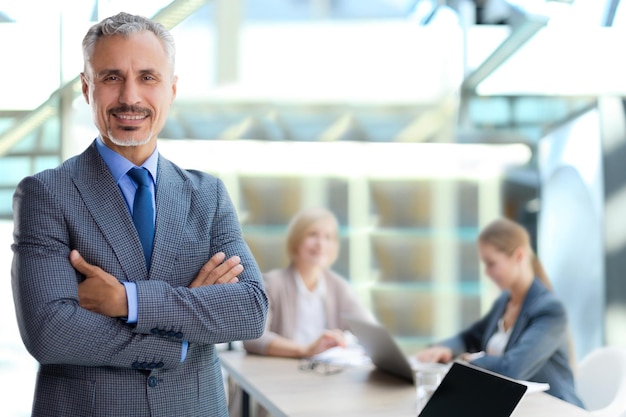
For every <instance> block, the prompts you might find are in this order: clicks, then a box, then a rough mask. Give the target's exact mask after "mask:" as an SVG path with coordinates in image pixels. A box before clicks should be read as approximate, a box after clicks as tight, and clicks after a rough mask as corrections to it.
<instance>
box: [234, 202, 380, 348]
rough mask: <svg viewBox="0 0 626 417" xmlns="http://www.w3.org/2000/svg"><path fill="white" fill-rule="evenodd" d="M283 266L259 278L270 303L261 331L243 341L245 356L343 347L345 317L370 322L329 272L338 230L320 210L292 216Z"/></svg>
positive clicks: (330, 215)
mask: <svg viewBox="0 0 626 417" xmlns="http://www.w3.org/2000/svg"><path fill="white" fill-rule="evenodd" d="M286 249H287V254H288V256H289V260H290V263H289V265H288V266H287V267H285V268H281V269H276V270H273V271H270V272H267V273H265V274H263V278H264V280H265V291H266V293H267V295H268V298H269V300H270V311H269V313H268V318H267V322H266V329H265V333H264V334H263V336H261V337H260V338H259V339H255V340H248V341H245V342H244V347H245V349H246V350H247V351H248V352H250V353H256V354H261V355H269V356H283V357H294V358H304V357H308V356H313V355H315V354H318V353H321V352H323V351H325V350H327V349H330V348H332V347H335V346H343V345H344V343H345V340H344V333H343V331H344V330H346V329H347V328H348V326H347V324H346V323H345V322H344V320H343V316H344V315H350V316H356V317H360V318H362V319H365V320H373V317H372V315H371V314H370V312H369V311H368V310H367V309H365V308H364V306H363V305H362V304H361V303H360V302H359V300H358V298H357V296H356V294H355V293H354V291H353V290H352V288H351V287H350V285H349V284H348V282H347V281H346V280H345V279H344V278H343V277H341V276H340V275H339V274H337V273H336V272H334V271H333V270H332V269H331V268H332V265H333V264H334V262H335V261H336V260H337V256H338V255H339V226H338V222H337V219H336V217H335V215H334V214H333V213H332V212H331V211H329V210H327V209H324V208H307V209H304V210H302V211H300V212H299V213H297V214H296V215H295V216H294V217H293V218H292V220H291V222H290V224H289V227H288V229H287V248H286Z"/></svg>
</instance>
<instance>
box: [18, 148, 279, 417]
mask: <svg viewBox="0 0 626 417" xmlns="http://www.w3.org/2000/svg"><path fill="white" fill-rule="evenodd" d="M14 221H15V232H14V245H13V251H14V258H13V265H12V284H13V294H14V301H15V307H16V313H17V321H18V324H19V329H20V333H21V336H22V339H23V342H24V344H25V346H26V348H27V349H28V351H29V352H30V353H31V354H32V355H33V356H34V357H35V359H37V361H38V362H39V363H40V368H39V373H38V376H37V383H36V390H35V398H34V403H33V416H34V417H37V416H46V417H54V416H59V417H69V416H77V417H79V416H80V417H83V416H102V417H111V416H130V417H140V416H164V417H173V416H177V417H178V416H194V417H197V416H227V415H228V414H227V410H226V400H225V395H224V390H223V382H222V376H221V368H220V363H219V358H218V357H217V355H216V351H215V347H214V344H216V343H223V342H229V341H233V340H242V339H254V338H257V337H259V336H260V335H261V334H262V333H263V329H264V325H265V318H266V314H267V308H268V301H267V298H266V295H265V292H264V288H263V282H262V277H261V273H260V271H259V269H258V266H257V265H256V262H255V261H254V259H253V257H252V254H251V253H250V250H249V249H248V246H247V245H246V243H245V242H244V240H243V238H242V235H241V229H240V225H239V222H238V220H237V216H236V212H235V210H234V208H233V206H232V203H231V201H230V199H229V197H228V194H227V192H226V189H225V188H224V185H223V184H222V182H221V181H220V180H218V179H216V178H215V177H213V176H210V175H208V174H206V173H201V172H196V171H185V170H182V169H180V168H179V167H177V166H176V165H174V164H173V163H171V162H170V161H168V160H166V159H165V158H163V157H160V158H159V162H158V174H157V184H156V223H155V239H154V250H153V254H152V261H151V262H152V263H151V266H150V270H149V272H148V270H147V268H146V265H145V261H144V257H143V253H142V249H141V244H140V242H139V237H138V235H137V232H136V230H135V228H134V225H133V221H132V218H131V216H130V213H129V211H128V209H127V206H126V203H125V201H124V198H123V196H122V193H121V191H120V189H119V187H118V186H117V184H116V183H115V180H114V179H113V177H112V175H111V174H110V172H109V170H108V168H107V166H106V164H105V163H104V161H103V160H102V158H101V157H100V155H99V153H98V151H97V150H96V148H95V145H94V144H92V145H91V146H90V147H89V148H88V149H87V150H86V151H85V152H84V153H83V154H81V155H79V156H76V157H73V158H71V159H69V160H68V161H66V162H64V163H63V164H62V165H61V166H60V167H58V168H56V169H53V170H46V171H43V172H41V173H39V174H36V175H34V176H31V177H27V178H25V179H24V180H22V182H21V183H20V184H19V185H18V187H17V190H16V192H15V195H14ZM72 249H77V250H78V251H79V252H80V253H81V255H82V256H83V257H84V258H85V260H86V261H87V262H90V263H91V264H95V265H97V266H99V267H101V268H102V269H104V270H105V271H107V272H109V273H110V274H112V275H114V276H115V277H117V278H118V279H119V280H123V281H133V282H135V283H136V284H137V291H138V301H139V317H138V322H137V323H136V324H135V325H128V324H126V323H125V322H124V321H122V320H120V319H113V318H109V317H105V316H103V315H100V314H96V313H93V312H90V311H88V310H85V309H83V308H81V307H80V306H79V304H78V296H77V284H78V283H79V282H80V281H81V280H82V279H83V277H82V276H81V275H80V274H79V273H77V272H76V270H74V268H73V267H72V265H71V264H70V262H69V258H68V257H69V253H70V251H71V250H72ZM218 251H223V252H224V253H225V254H226V256H227V257H230V256H232V255H238V256H240V257H241V263H242V265H243V266H244V272H243V273H242V274H241V275H240V276H239V283H238V284H229V285H212V286H205V287H201V288H194V289H189V288H187V286H188V285H189V283H190V282H191V281H192V279H193V278H194V277H195V276H196V274H197V273H198V271H199V269H200V267H201V266H202V265H203V264H204V263H205V262H207V261H208V260H209V258H210V257H211V256H212V255H214V254H215V253H216V252H218ZM182 340H187V341H188V342H189V350H188V353H187V356H186V359H185V360H184V362H182V363H181V362H180V360H181V346H182V343H181V341H182Z"/></svg>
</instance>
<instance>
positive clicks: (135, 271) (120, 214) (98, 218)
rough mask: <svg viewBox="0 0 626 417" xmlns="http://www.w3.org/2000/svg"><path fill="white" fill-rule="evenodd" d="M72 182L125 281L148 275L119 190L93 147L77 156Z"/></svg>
mask: <svg viewBox="0 0 626 417" xmlns="http://www.w3.org/2000/svg"><path fill="white" fill-rule="evenodd" d="M79 161H80V162H79V164H78V170H77V172H76V174H75V175H74V178H73V181H74V184H75V185H76V188H77V189H78V191H79V193H80V195H81V197H82V199H83V201H84V203H85V205H86V206H87V209H88V210H89V212H90V213H91V215H92V217H93V220H94V221H95V222H96V224H97V225H98V228H99V229H100V231H101V232H102V234H103V236H104V239H105V240H106V242H107V243H108V244H109V246H110V247H111V248H112V250H113V252H114V253H115V254H116V256H117V259H118V261H119V263H120V266H121V267H122V269H123V270H124V271H125V273H126V277H117V278H118V279H123V280H129V281H136V280H139V279H145V277H146V276H147V274H148V271H147V267H146V264H145V262H139V260H142V259H144V258H143V250H142V248H141V242H140V241H139V236H138V235H137V231H136V229H135V226H134V224H133V219H132V217H131V215H130V212H129V211H128V207H127V206H126V201H125V200H124V197H123V196H122V192H121V191H120V189H119V186H118V185H117V183H116V182H115V179H114V178H113V176H112V175H111V172H110V171H109V169H108V167H107V166H106V164H105V162H104V160H103V159H102V158H101V157H100V154H99V153H98V150H97V149H96V147H95V144H92V145H91V146H90V147H89V148H87V150H86V151H85V152H84V153H83V154H82V155H81V157H80V159H79Z"/></svg>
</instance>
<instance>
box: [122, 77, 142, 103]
mask: <svg viewBox="0 0 626 417" xmlns="http://www.w3.org/2000/svg"><path fill="white" fill-rule="evenodd" d="M119 102H120V104H128V105H134V104H138V103H139V102H141V96H140V94H139V86H138V85H137V83H136V82H135V81H128V80H127V81H125V82H124V83H123V84H122V87H121V91H120V97H119Z"/></svg>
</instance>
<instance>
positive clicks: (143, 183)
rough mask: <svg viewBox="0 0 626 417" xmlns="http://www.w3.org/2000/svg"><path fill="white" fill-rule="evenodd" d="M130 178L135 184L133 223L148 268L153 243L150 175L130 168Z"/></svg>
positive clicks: (142, 170)
mask: <svg viewBox="0 0 626 417" xmlns="http://www.w3.org/2000/svg"><path fill="white" fill-rule="evenodd" d="M128 175H129V176H130V178H131V179H132V180H133V181H134V182H135V184H137V191H136V192H135V201H134V202H133V222H134V223H135V228H136V229H137V233H138V234H139V240H140V241H141V246H142V247H143V255H144V256H145V258H146V266H147V267H148V268H150V258H151V257H152V242H153V241H154V209H153V208H152V193H151V192H150V173H149V172H148V170H146V169H143V168H132V169H130V170H129V171H128Z"/></svg>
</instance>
